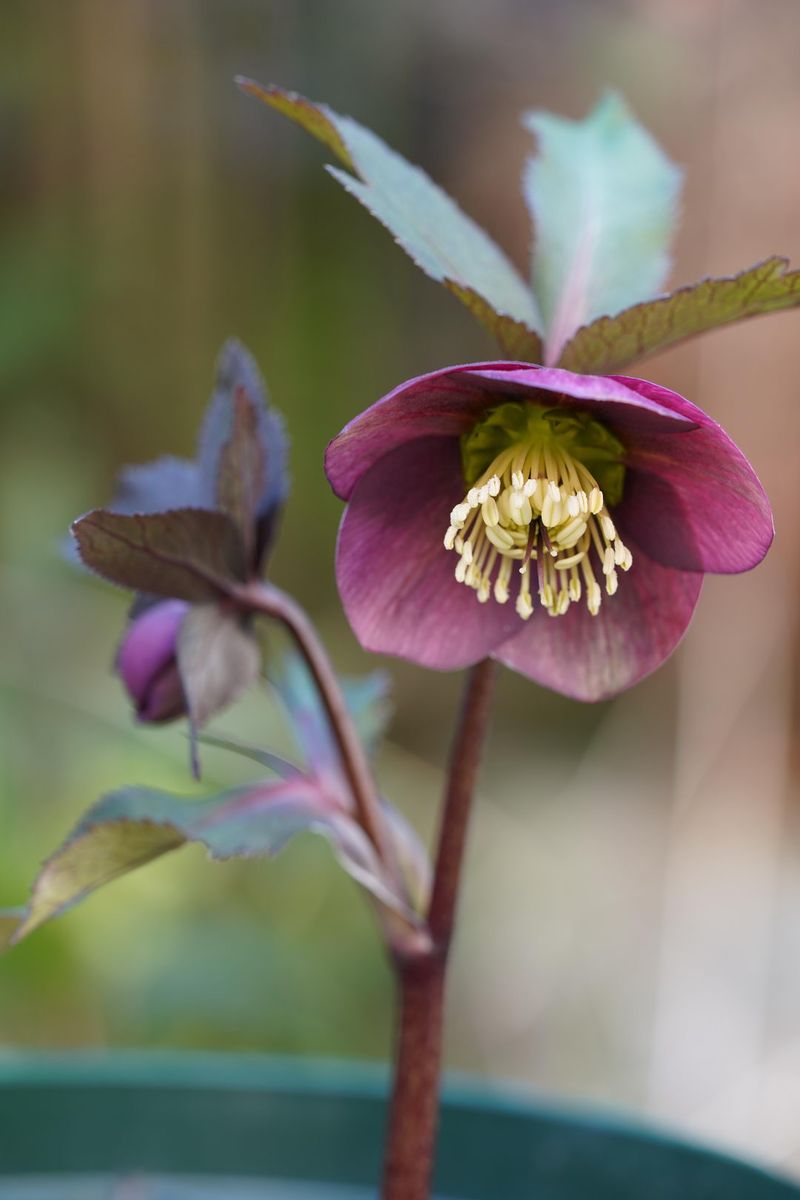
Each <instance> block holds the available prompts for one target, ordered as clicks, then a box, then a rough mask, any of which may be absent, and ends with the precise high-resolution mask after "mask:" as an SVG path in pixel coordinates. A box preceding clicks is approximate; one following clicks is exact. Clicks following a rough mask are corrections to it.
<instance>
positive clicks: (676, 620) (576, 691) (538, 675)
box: [494, 545, 703, 700]
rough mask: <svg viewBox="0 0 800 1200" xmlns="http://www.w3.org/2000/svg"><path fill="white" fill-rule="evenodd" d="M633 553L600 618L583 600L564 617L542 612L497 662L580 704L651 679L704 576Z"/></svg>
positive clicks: (677, 637) (677, 633)
mask: <svg viewBox="0 0 800 1200" xmlns="http://www.w3.org/2000/svg"><path fill="white" fill-rule="evenodd" d="M631 550H632V552H633V566H632V568H631V570H630V571H629V572H627V573H626V574H624V575H621V576H620V582H619V591H618V592H617V593H616V595H615V596H606V595H604V596H603V604H602V607H601V609H600V612H599V613H598V615H597V616H596V617H593V616H591V614H590V613H589V611H588V609H587V608H586V606H585V604H583V603H582V602H581V603H578V604H572V605H571V606H570V608H569V609H568V611H567V612H566V613H564V615H563V616H560V617H550V616H548V614H547V613H546V612H544V611H543V610H542V609H541V608H537V609H536V610H535V612H534V615H533V616H532V617H531V619H530V621H528V622H527V623H526V624H525V626H524V627H523V629H522V631H521V632H520V633H518V634H517V636H516V637H513V638H512V639H511V640H510V641H508V642H506V643H505V644H504V645H503V646H501V647H500V648H499V649H498V650H496V651H495V653H494V657H495V658H497V659H499V660H500V662H502V663H505V665H506V666H508V667H511V668H512V669H513V670H515V671H519V672H520V673H521V674H523V675H527V676H528V677H529V678H530V679H533V680H535V681H536V682H537V683H541V684H542V685H543V686H544V687H548V688H552V689H553V691H556V692H561V693H562V694H563V695H565V696H572V697H573V698H574V699H575V700H605V699H607V698H608V697H610V696H615V695H616V694H617V693H618V692H621V691H624V690H625V689H626V688H629V687H631V686H632V685H633V684H634V683H637V682H638V681H639V680H640V679H642V678H643V677H644V676H645V675H649V674H650V672H651V671H654V670H655V669H656V667H658V666H660V664H661V663H662V662H663V661H664V659H665V658H667V657H668V655H670V654H671V653H672V651H673V650H674V649H675V647H676V646H677V644H678V642H679V641H680V639H681V637H682V636H683V634H684V632H685V630H686V627H687V626H688V624H689V620H690V619H691V616H692V613H693V611H694V607H695V604H696V603H697V598H698V596H699V594H700V587H701V585H702V580H703V577H702V575H700V574H697V573H695V572H686V571H676V570H673V569H672V568H670V567H663V566H661V565H660V564H659V563H656V562H653V560H652V559H650V558H648V557H647V555H646V554H645V553H644V552H643V551H642V550H640V549H638V548H637V547H636V546H635V545H632V546H631Z"/></svg>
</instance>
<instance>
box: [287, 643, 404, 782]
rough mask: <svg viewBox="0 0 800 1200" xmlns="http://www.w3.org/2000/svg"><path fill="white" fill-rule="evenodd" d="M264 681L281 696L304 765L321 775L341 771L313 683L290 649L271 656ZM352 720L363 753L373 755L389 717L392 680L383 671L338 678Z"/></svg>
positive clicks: (305, 668) (302, 663)
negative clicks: (363, 749) (361, 675)
mask: <svg viewBox="0 0 800 1200" xmlns="http://www.w3.org/2000/svg"><path fill="white" fill-rule="evenodd" d="M267 677H268V678H269V681H270V683H271V684H272V685H273V687H274V688H275V690H276V692H277V693H278V695H279V696H280V698H281V701H282V702H283V705H284V707H285V709H286V712H287V714H288V717H289V721H290V723H291V726H292V730H293V732H294V734H295V737H296V738H297V741H298V743H299V745H300V749H301V750H302V752H303V757H304V759H305V761H306V762H307V763H308V765H309V766H310V767H311V768H312V769H313V770H314V771H318V772H320V773H322V774H326V773H330V772H334V773H341V767H340V763H339V754H338V751H337V750H336V746H335V743H334V740H333V736H332V733H331V730H330V726H329V724H328V718H327V714H326V712H325V709H324V707H323V704H322V701H321V699H320V696H319V692H318V691H317V687H316V684H315V683H314V680H313V678H312V677H311V674H310V672H309V669H308V667H307V666H306V664H305V662H304V660H303V659H302V658H301V657H300V655H299V654H298V653H297V652H296V651H295V650H286V651H284V652H283V653H282V654H280V655H275V656H274V657H273V658H272V659H270V661H269V662H268V663H267ZM340 686H341V688H342V693H343V695H344V700H345V704H346V706H347V709H348V712H349V715H350V718H351V720H352V721H353V723H354V725H355V727H356V732H357V733H358V735H359V736H360V738H361V740H362V741H363V743H364V746H365V748H366V750H367V752H368V753H373V752H374V751H375V749H376V747H377V744H378V741H379V740H380V738H381V737H382V735H383V733H384V731H385V729H386V725H387V723H388V721H389V717H390V715H391V705H390V702H389V691H390V686H391V681H390V679H389V676H388V675H387V674H386V673H385V672H384V671H374V672H373V673H372V674H370V675H365V676H363V677H361V678H360V679H343V680H340Z"/></svg>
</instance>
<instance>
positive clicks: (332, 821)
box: [0, 777, 418, 951]
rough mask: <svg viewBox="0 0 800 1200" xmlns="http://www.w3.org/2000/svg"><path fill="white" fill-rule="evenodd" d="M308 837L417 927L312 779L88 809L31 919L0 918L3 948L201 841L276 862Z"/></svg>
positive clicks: (138, 796)
mask: <svg viewBox="0 0 800 1200" xmlns="http://www.w3.org/2000/svg"><path fill="white" fill-rule="evenodd" d="M303 832H311V833H318V834H321V835H322V836H324V837H325V838H327V840H328V841H329V842H330V844H331V846H332V848H333V851H334V853H335V854H336V857H337V858H338V860H339V862H340V863H341V865H342V866H343V867H344V869H345V870H346V871H347V872H348V874H349V875H351V876H352V877H353V878H354V879H355V880H356V881H357V882H358V883H360V884H361V885H362V886H363V887H364V888H366V889H367V890H368V891H369V892H370V894H371V895H372V896H373V897H375V899H377V900H378V901H379V903H380V904H381V905H383V906H385V907H386V908H388V909H391V910H392V911H393V912H394V913H396V914H398V915H399V916H401V917H402V918H403V919H404V920H405V921H407V922H410V923H412V924H414V925H416V924H417V923H418V918H417V917H415V916H414V914H413V913H412V912H411V910H410V909H409V908H408V905H407V903H406V901H405V900H404V899H403V898H401V897H399V896H397V894H396V893H395V891H394V890H393V888H392V887H391V885H390V883H389V882H388V880H387V879H386V878H385V876H384V872H383V869H382V867H381V865H380V863H379V861H378V859H377V855H376V854H375V850H374V848H373V846H372V844H371V843H370V842H369V840H368V839H367V837H366V835H365V834H364V832H363V831H362V830H361V828H360V827H359V826H358V825H357V824H356V822H355V821H354V820H353V819H352V817H350V816H349V815H348V814H347V813H345V812H343V811H342V810H341V809H340V808H339V807H338V806H337V805H336V804H335V803H334V802H332V801H331V800H330V798H329V797H328V796H327V795H326V794H325V792H324V790H323V789H322V788H321V787H320V786H319V784H318V783H317V782H316V781H314V780H313V779H310V778H307V777H296V778H292V779H289V780H281V781H279V782H269V783H260V784H256V785H249V786H246V787H243V788H237V789H234V790H232V791H229V792H225V793H222V794H221V795H219V796H215V797H212V798H210V799H206V800H191V799H186V798H184V797H181V796H173V795H170V794H169V793H167V792H159V791H155V790H152V789H150V788H136V787H132V788H123V789H122V790H120V791H118V792H113V793H111V794H110V795H108V796H105V797H104V798H103V799H102V800H100V801H99V802H98V803H97V804H96V805H95V806H94V807H93V808H92V809H90V810H89V812H88V813H87V814H86V816H85V817H84V819H83V820H82V821H81V822H80V824H79V825H78V826H77V827H76V829H75V830H74V831H73V832H72V834H71V835H70V836H69V838H68V839H67V841H66V842H65V843H64V845H63V846H62V847H61V848H60V849H59V850H57V851H56V853H55V854H54V855H53V856H52V858H50V859H49V860H48V861H47V862H46V863H45V864H44V867H43V868H42V870H41V872H40V874H39V877H38V879H37V880H36V883H35V884H34V887H33V892H32V895H31V900H30V903H29V905H28V907H27V909H26V910H25V911H24V912H5V913H0V951H2V950H3V949H6V948H7V947H8V946H9V945H13V944H16V943H17V942H19V941H20V940H21V939H22V938H24V937H26V936H27V935H28V934H29V933H32V932H33V931H34V930H35V929H38V928H39V926H41V925H43V924H44V923H45V922H46V921H48V920H50V919H52V918H53V917H57V916H59V915H60V914H61V913H63V912H65V911H66V910H67V909H69V908H71V907H72V906H73V905H75V904H77V903H78V902H79V901H81V900H83V899H84V898H85V897H86V896H88V895H89V894H90V893H92V892H94V891H96V890H97V889H98V888H100V887H102V886H103V885H104V884H106V883H110V882H111V881H112V880H114V879H118V878H119V877H120V876H122V875H125V874H128V873H129V872H130V871H133V870H135V869H136V868H137V867H140V866H143V865H144V864H145V863H148V862H152V861H153V860H154V859H156V858H159V857H160V856H161V855H163V854H167V853H169V852H170V851H171V850H176V849H178V847H179V846H182V845H184V844H187V843H198V844H200V845H202V846H204V847H205V849H206V850H207V851H208V854H209V856H210V857H211V858H212V859H217V860H225V859H229V858H256V857H268V858H269V857H273V856H274V855H276V854H278V853H279V852H280V851H281V850H282V849H283V848H284V846H285V845H286V843H287V842H288V841H289V840H290V839H291V838H292V837H294V836H295V835H296V834H298V833H303Z"/></svg>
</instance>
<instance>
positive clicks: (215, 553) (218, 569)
mask: <svg viewBox="0 0 800 1200" xmlns="http://www.w3.org/2000/svg"><path fill="white" fill-rule="evenodd" d="M72 532H73V535H74V537H75V539H76V541H77V544H78V553H79V554H80V556H81V560H82V561H83V563H84V564H85V565H86V566H87V567H90V568H91V569H92V570H93V571H96V572H97V573H98V575H102V576H103V578H104V579H108V580H109V581H110V582H111V583H116V584H118V585H119V586H120V587H124V588H131V589H132V590H134V591H137V592H147V593H149V594H151V595H155V596H170V597H174V598H175V599H177V600H188V601H204V600H217V599H219V598H220V597H222V596H225V595H226V594H227V592H228V590H229V588H230V585H231V584H232V583H233V584H236V583H239V582H243V581H244V579H245V578H246V566H245V558H244V547H243V545H242V539H241V536H240V535H239V531H238V529H237V528H236V526H235V525H234V524H233V522H232V521H231V519H230V517H229V516H228V515H227V513H220V512H211V511H209V510H208V509H201V508H177V509H172V510H170V511H168V512H160V513H147V514H136V515H133V516H128V515H126V514H122V513H114V512H110V511H109V510H108V509H102V508H98V509H95V510H94V511H93V512H90V513H87V514H86V516H84V517H79V518H78V520H77V521H75V522H74V524H73V526H72Z"/></svg>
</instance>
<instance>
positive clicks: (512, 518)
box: [444, 410, 633, 620]
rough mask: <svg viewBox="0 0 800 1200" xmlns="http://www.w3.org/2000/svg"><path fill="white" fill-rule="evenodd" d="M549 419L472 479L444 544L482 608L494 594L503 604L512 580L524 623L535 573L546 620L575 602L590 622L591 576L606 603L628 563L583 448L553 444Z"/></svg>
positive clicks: (597, 598) (595, 607)
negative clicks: (453, 554)
mask: <svg viewBox="0 0 800 1200" xmlns="http://www.w3.org/2000/svg"><path fill="white" fill-rule="evenodd" d="M541 411H543V410H541ZM547 421H548V417H547V415H545V416H544V417H543V418H542V419H541V420H539V423H538V424H535V422H530V423H529V425H528V427H527V429H526V430H525V432H524V433H523V434H521V435H520V440H519V441H517V442H515V443H514V444H513V445H510V446H509V445H507V446H506V447H505V448H504V449H502V450H501V451H500V453H498V454H497V455H496V457H495V458H494V459H493V460H492V462H491V463H490V464H489V466H488V467H487V468H486V470H484V471H483V472H482V474H481V475H480V476H479V478H477V479H476V480H475V481H474V483H473V484H472V486H471V487H470V488H469V489H468V491H467V494H466V496H465V497H464V499H463V500H462V501H461V503H460V504H456V505H455V507H454V508H453V510H452V512H451V513H450V523H449V525H448V527H447V531H446V533H445V535H444V545H445V548H446V549H447V550H451V551H455V552H456V553H457V554H458V556H459V558H458V563H457V565H456V568H455V575H456V579H457V580H458V582H459V583H463V584H465V585H466V586H468V587H471V588H473V589H474V590H475V592H476V593H477V599H478V600H479V601H480V602H481V603H482V604H486V603H487V602H488V601H489V599H490V598H491V597H494V600H495V602H496V603H498V604H507V603H508V601H509V599H511V598H512V596H513V592H514V585H513V580H514V579H517V580H518V587H517V589H516V596H514V597H513V598H514V603H515V607H516V610H517V612H518V613H519V615H520V617H522V618H523V619H524V620H527V619H528V618H529V617H530V616H531V615H532V613H533V610H534V604H533V596H532V593H531V571H532V570H534V571H536V572H538V584H537V588H536V590H537V591H538V595H539V600H540V602H541V604H542V607H543V608H544V609H545V611H546V612H548V613H549V614H550V615H551V616H553V617H557V616H562V615H563V614H564V613H566V611H567V610H568V608H569V606H570V604H574V603H578V602H579V601H580V600H581V599H583V600H584V601H585V603H586V607H587V608H588V610H589V612H590V613H591V614H592V615H593V616H595V615H597V613H598V612H599V611H600V606H601V604H602V598H603V588H601V586H600V583H599V582H598V576H599V579H600V580H601V581H602V582H603V584H604V588H605V592H606V594H607V595H608V596H613V595H614V594H615V592H616V591H617V588H618V587H619V576H618V571H628V570H630V568H631V565H632V563H633V556H632V555H631V552H630V550H629V549H628V548H627V546H625V545H624V544H623V542H622V540H621V539H620V536H619V534H618V533H617V529H616V526H615V524H614V522H613V520H612V518H611V515H610V514H609V511H608V508H607V507H606V503H605V499H604V496H603V491H602V489H601V487H600V485H599V483H598V481H597V479H596V478H595V477H594V475H593V474H592V472H591V471H590V470H589V468H588V467H587V466H586V464H585V463H584V462H582V461H581V458H580V448H581V446H580V443H579V442H577V441H576V440H575V439H573V441H572V442H569V439H568V438H564V439H560V437H559V432H558V430H557V429H556V428H555V426H552V427H551V426H550V425H548V424H547ZM567 442H569V444H565V443H567ZM573 448H574V449H575V450H577V451H578V453H572V452H571V450H572V449H573ZM484 461H485V459H484ZM603 478H605V476H603ZM515 561H516V562H519V563H520V566H519V570H516V569H513V563H514V562H515Z"/></svg>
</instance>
